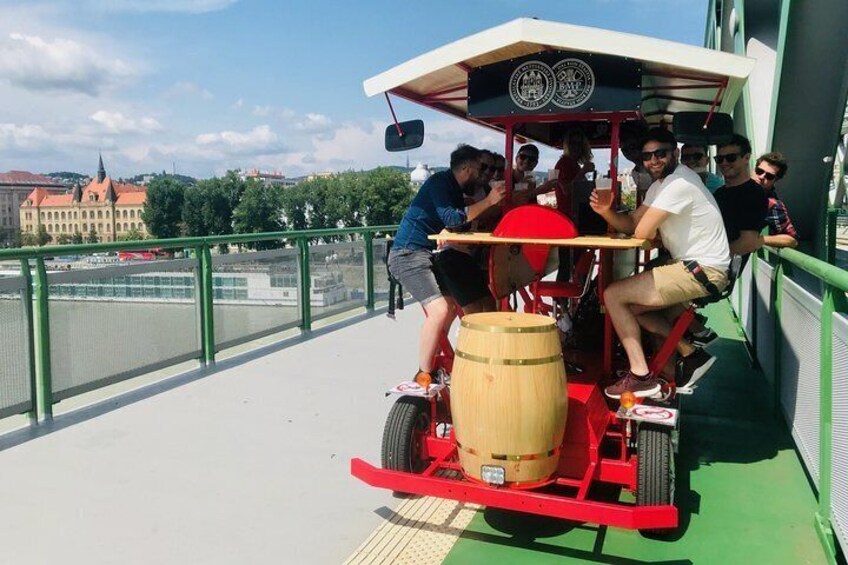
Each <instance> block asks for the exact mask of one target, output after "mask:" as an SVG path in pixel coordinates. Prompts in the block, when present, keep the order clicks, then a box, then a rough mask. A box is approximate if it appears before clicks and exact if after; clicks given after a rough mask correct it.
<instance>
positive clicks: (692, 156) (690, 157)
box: [680, 153, 704, 162]
mask: <svg viewBox="0 0 848 565" xmlns="http://www.w3.org/2000/svg"><path fill="white" fill-rule="evenodd" d="M703 158H704V154H703V153H684V154H683V155H681V156H680V160H681V161H684V162H685V161H700V160H701V159H703Z"/></svg>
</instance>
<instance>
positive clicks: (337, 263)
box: [309, 241, 366, 320]
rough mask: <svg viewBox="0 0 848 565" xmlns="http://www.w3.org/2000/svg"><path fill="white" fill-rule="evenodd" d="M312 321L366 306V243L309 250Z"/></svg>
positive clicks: (339, 244) (331, 245)
mask: <svg viewBox="0 0 848 565" xmlns="http://www.w3.org/2000/svg"><path fill="white" fill-rule="evenodd" d="M309 274H310V276H311V279H312V289H311V296H310V302H311V304H312V318H313V319H314V320H318V319H321V318H326V317H328V316H332V315H334V314H338V313H339V312H344V311H345V310H352V309H354V308H358V307H361V306H365V300H366V297H365V242H364V241H353V242H349V243H331V244H327V245H314V246H310V248H309Z"/></svg>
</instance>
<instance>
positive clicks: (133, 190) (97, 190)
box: [82, 177, 147, 203]
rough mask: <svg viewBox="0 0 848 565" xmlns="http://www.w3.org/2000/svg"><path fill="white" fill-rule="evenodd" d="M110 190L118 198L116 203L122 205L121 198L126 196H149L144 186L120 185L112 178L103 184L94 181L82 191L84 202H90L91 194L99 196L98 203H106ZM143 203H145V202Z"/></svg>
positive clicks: (106, 179) (104, 180)
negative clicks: (139, 194)
mask: <svg viewBox="0 0 848 565" xmlns="http://www.w3.org/2000/svg"><path fill="white" fill-rule="evenodd" d="M110 188H111V189H112V190H113V191H114V192H115V196H116V197H117V198H116V203H120V200H121V196H122V195H125V194H138V193H141V194H145V195H146V194H147V189H146V188H145V187H143V186H138V185H135V184H127V183H119V182H115V181H113V180H112V179H111V178H110V177H106V178H105V179H103V182H97V179H94V180H92V181H91V182H90V183H88V184H87V185H86V186H85V188H83V189H82V202H83V203H88V202H90V195H91V194H96V195H97V201H98V202H105V201H106V194H107V193H108V192H109V189H110ZM141 202H144V200H142V201H141Z"/></svg>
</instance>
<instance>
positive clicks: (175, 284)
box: [48, 259, 200, 400]
mask: <svg viewBox="0 0 848 565" xmlns="http://www.w3.org/2000/svg"><path fill="white" fill-rule="evenodd" d="M195 265H196V262H195V261H194V260H191V259H182V260H168V261H156V262H151V263H148V264H143V265H126V266H117V267H108V268H98V269H88V270H85V271H73V272H67V273H55V274H50V275H49V276H48V282H49V283H50V289H49V291H50V351H51V355H50V361H51V370H52V376H53V394H54V397H55V398H56V400H61V399H62V398H67V397H69V396H73V395H75V394H80V393H83V392H87V391H89V390H92V389H94V388H98V387H100V386H104V385H106V384H109V383H111V382H117V381H120V380H123V379H127V378H130V377H133V376H136V375H140V374H144V373H146V372H150V371H154V370H156V369H158V368H161V367H165V366H168V365H173V364H175V363H179V362H181V361H187V360H189V359H193V358H197V357H198V356H199V355H200V346H199V343H200V338H199V330H198V327H199V310H198V305H197V302H196V298H195V297H196V292H195V288H196V278H197V276H196V268H195Z"/></svg>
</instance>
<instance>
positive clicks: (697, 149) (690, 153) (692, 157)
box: [680, 143, 724, 194]
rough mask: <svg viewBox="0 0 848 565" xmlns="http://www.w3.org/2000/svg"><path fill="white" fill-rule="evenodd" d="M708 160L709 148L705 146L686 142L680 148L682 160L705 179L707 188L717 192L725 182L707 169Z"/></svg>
mask: <svg viewBox="0 0 848 565" xmlns="http://www.w3.org/2000/svg"><path fill="white" fill-rule="evenodd" d="M707 161H708V158H707V148H706V147H705V146H702V145H692V144H691V143H685V144H684V145H683V147H681V148H680V162H681V163H683V164H684V165H686V166H687V167H689V168H690V169H692V170H693V171H695V172H696V173H698V176H699V177H701V180H702V181H704V186H706V187H707V190H709V191H710V192H712V193H713V194H715V191H716V190H718V189H719V187H720V186H721V185H723V184H724V182H723V181H722V180H721V177H720V176H718V175H716V174H713V173H711V172H710V171H709V170H708V169H707Z"/></svg>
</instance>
